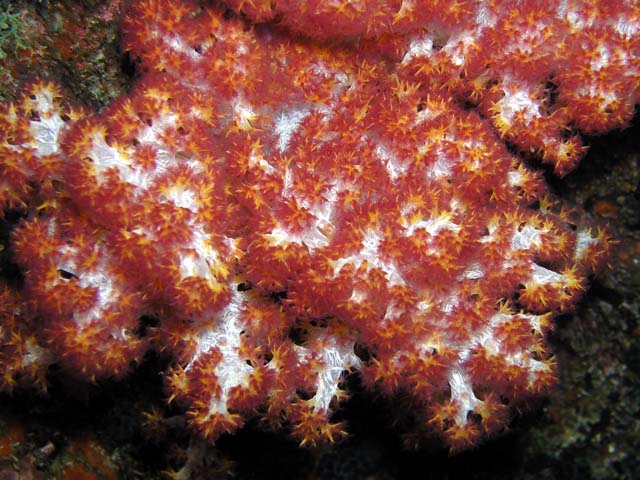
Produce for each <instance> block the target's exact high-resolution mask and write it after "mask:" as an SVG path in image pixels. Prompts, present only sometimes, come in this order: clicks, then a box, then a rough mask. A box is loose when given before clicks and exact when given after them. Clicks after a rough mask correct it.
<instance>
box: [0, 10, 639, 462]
mask: <svg viewBox="0 0 640 480" xmlns="http://www.w3.org/2000/svg"><path fill="white" fill-rule="evenodd" d="M445 4H446V5H445ZM228 7H229V8H230V9H231V11H233V12H236V13H237V14H238V16H234V14H233V13H231V11H229V10H225V8H223V7H220V6H211V5H209V4H206V5H204V4H201V3H198V2H195V1H181V2H179V1H177V0H168V1H159V0H139V1H136V2H133V3H132V5H131V6H130V8H129V10H128V11H127V12H126V14H125V16H124V18H123V19H122V33H123V35H122V37H123V48H124V49H126V50H127V51H129V52H130V54H131V56H132V58H134V59H135V60H136V61H137V62H138V71H139V78H138V79H137V81H136V84H135V86H134V87H133V89H132V91H131V92H130V93H128V94H127V95H125V96H123V97H122V98H120V99H118V100H116V101H115V102H114V103H113V104H112V105H110V106H108V107H107V108H105V109H104V110H102V111H100V112H97V113H89V112H87V111H85V110H83V109H80V108H77V107H73V106H70V105H69V103H68V102H67V101H66V100H64V97H63V95H62V94H61V92H60V91H59V89H58V87H56V86H55V85H53V84H52V83H50V82H47V81H36V82H33V83H32V84H31V85H29V86H27V87H25V90H24V94H23V95H22V97H21V98H19V99H17V100H16V101H14V102H12V103H8V104H6V105H4V106H3V107H2V110H1V111H0V124H1V128H0V170H1V171H2V181H1V183H0V202H1V203H2V206H3V207H4V208H12V209H16V208H19V209H22V210H23V211H24V212H25V218H24V220H23V221H22V222H21V223H20V224H19V225H18V227H17V228H15V230H14V231H13V234H12V242H13V244H12V247H13V250H14V252H15V257H16V259H17V261H18V262H19V264H20V265H21V266H22V268H23V271H24V275H25V281H24V287H23V288H22V289H21V291H15V289H12V288H10V287H8V286H4V287H2V293H1V297H0V299H1V300H2V303H1V304H0V305H2V311H0V319H2V328H1V329H0V338H2V347H1V350H0V358H3V359H7V361H4V362H2V363H1V365H2V367H1V368H2V377H1V379H0V388H2V389H3V390H11V389H12V388H13V387H14V385H15V384H16V383H19V384H33V383H35V384H37V385H44V384H45V378H44V371H45V370H46V367H47V365H49V364H51V363H58V364H60V365H61V366H62V367H64V368H65V369H66V370H68V372H69V374H72V375H76V376H79V377H80V378H82V379H86V380H90V381H96V380H99V379H101V378H107V377H112V376H118V377H119V376H122V375H125V374H126V373H127V371H128V370H129V369H131V368H133V367H134V366H135V364H136V363H137V362H138V361H140V359H141V357H142V355H144V353H145V352H146V351H148V350H149V349H156V350H158V351H162V352H165V353H166V354H167V355H170V356H171V358H172V360H173V362H172V366H171V367H170V369H169V370H168V371H167V372H165V374H166V375H165V378H166V392H167V398H168V399H169V400H171V401H173V402H176V403H178V404H180V405H182V406H183V408H184V409H185V410H186V412H187V415H188V418H189V423H190V425H191V427H192V428H193V429H194V430H195V431H197V432H198V433H199V434H200V435H202V436H203V437H205V438H207V439H208V440H210V441H215V440H216V438H218V437H219V436H220V435H221V434H222V433H223V432H232V431H234V430H236V429H238V428H240V427H241V426H242V424H243V423H244V422H245V421H246V420H248V419H249V418H252V417H255V416H260V417H261V418H262V421H263V424H264V425H265V426H268V427H271V428H286V429H288V430H289V431H290V433H291V435H293V436H294V437H295V438H297V439H298V440H299V441H300V443H301V444H303V445H315V444H317V443H319V442H322V441H326V440H329V441H332V440H335V439H337V438H339V437H342V436H344V435H345V425H343V424H342V423H335V422H333V421H332V420H331V417H332V413H333V412H334V411H335V409H336V408H337V406H338V405H339V402H340V401H341V400H343V399H344V398H345V396H346V395H347V391H346V390H345V389H344V382H343V380H344V375H345V372H351V371H358V372H359V375H360V376H361V378H362V382H363V384H364V385H365V386H366V387H367V388H370V389H372V390H375V391H379V392H381V393H383V394H384V395H387V396H389V397H392V396H394V395H396V394H398V393H402V394H403V396H404V397H405V398H410V399H411V402H410V405H411V407H412V411H411V414H412V415H413V417H414V418H415V419H417V421H415V422H414V423H415V425H416V429H417V430H418V433H420V434H424V435H432V436H437V437H439V438H440V439H441V440H442V441H443V442H444V444H446V445H447V446H449V447H450V448H451V449H452V450H454V451H457V450H461V449H464V448H467V447H469V446H472V445H474V444H476V443H478V441H479V440H480V439H482V438H483V437H486V436H490V435H494V434H496V433H499V432H500V431H502V430H503V429H504V428H505V426H506V425H508V422H509V419H510V418H511V416H512V413H513V412H514V411H515V410H516V409H519V408H521V407H522V406H525V405H526V404H527V402H529V401H530V399H531V398H533V397H534V396H536V395H539V394H541V393H544V392H546V391H548V389H549V388H550V387H551V386H552V385H553V384H554V382H555V370H556V364H555V361H554V357H553V353H552V352H551V351H550V349H549V347H548V346H547V344H546V340H545V337H546V334H547V332H548V331H549V330H550V329H552V328H553V317H554V315H556V314H557V313H559V312H564V311H567V310H569V309H571V307H572V305H574V304H575V302H576V300H577V299H578V298H579V297H580V295H581V294H582V293H583V292H584V290H585V289H586V286H587V284H586V282H587V278H588V277H589V276H590V275H591V274H593V273H595V272H597V271H598V270H599V269H600V268H601V267H602V266H603V265H604V263H606V259H607V252H608V250H609V247H610V243H611V238H610V235H609V233H608V232H607V231H606V229H603V228H601V227H596V226H593V225H591V224H589V222H587V221H585V220H582V219H581V216H580V215H579V213H578V212H576V211H573V210H571V209H569V208H567V207H566V206H565V205H563V204H562V203H560V202H559V201H558V200H557V199H555V198H554V197H553V195H552V194H551V193H550V192H549V191H548V189H547V187H546V185H545V183H544V182H543V180H542V176H541V173H540V172H539V171H537V170H534V169H532V168H531V167H530V166H528V165H527V164H526V163H525V162H524V161H523V159H522V158H521V156H520V155H519V154H514V153H513V150H514V149H513V148H511V149H510V148H508V147H507V143H509V144H510V145H511V146H512V147H515V149H517V150H519V151H520V152H522V153H523V154H526V155H527V156H532V155H533V156H538V157H539V158H540V159H542V161H543V162H547V163H549V164H550V165H551V166H552V168H553V169H555V172H556V173H557V174H559V175H563V174H566V173H567V172H569V171H570V170H571V169H572V168H574V167H575V165H576V163H577V162H578V161H579V159H580V157H581V155H582V154H583V152H584V150H585V149H584V147H583V146H582V143H581V140H580V138H579V132H580V131H582V132H586V133H599V132H604V131H607V130H610V129H612V128H615V127H623V126H625V125H626V124H627V122H628V121H629V120H630V118H631V116H632V114H633V108H634V106H635V104H636V103H638V99H639V97H640V91H639V90H638V85H640V81H639V75H640V63H639V57H638V55H637V52H638V49H639V47H640V45H639V44H638V38H639V36H638V35H637V32H638V29H639V28H640V18H639V15H640V10H639V9H638V6H637V5H636V4H635V2H631V1H629V2H625V1H616V2H611V1H601V2H581V1H567V2H563V3H562V6H561V8H559V9H557V8H553V9H552V8H546V7H544V6H541V5H539V2H531V1H524V2H515V1H501V0H489V1H481V2H467V1H464V0H463V1H457V2H439V1H433V0H432V1H419V0H413V1H385V2H369V1H360V2H347V1H331V2H289V1H269V2H260V1H253V2H238V1H231V0H230V1H229V2H228ZM143 315H152V316H155V317H156V318H157V319H158V325H157V327H155V328H153V329H149V331H148V332H144V333H146V334H143V332H142V329H140V328H139V318H140V317H142V316H143ZM8 359H10V360H11V361H8ZM399 410H400V409H399ZM398 414H399V415H402V412H398Z"/></svg>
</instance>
